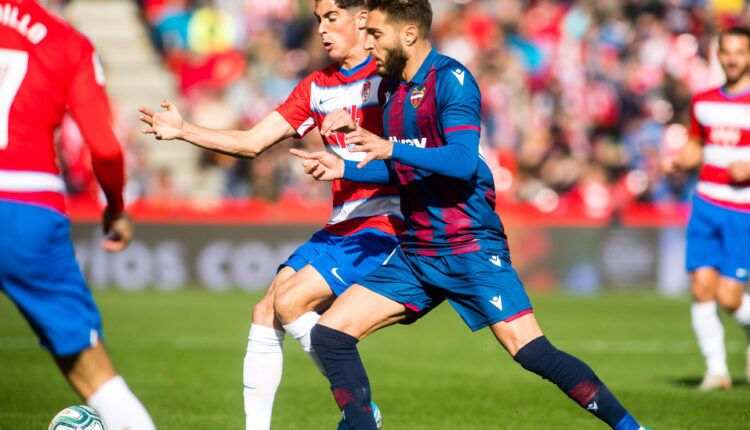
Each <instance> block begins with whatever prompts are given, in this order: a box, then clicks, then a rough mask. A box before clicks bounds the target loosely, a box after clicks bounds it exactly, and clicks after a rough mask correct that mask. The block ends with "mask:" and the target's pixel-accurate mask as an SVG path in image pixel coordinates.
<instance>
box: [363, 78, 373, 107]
mask: <svg viewBox="0 0 750 430" xmlns="http://www.w3.org/2000/svg"><path fill="white" fill-rule="evenodd" d="M370 90H372V82H370V81H365V84H364V85H362V102H366V101H367V100H370Z"/></svg>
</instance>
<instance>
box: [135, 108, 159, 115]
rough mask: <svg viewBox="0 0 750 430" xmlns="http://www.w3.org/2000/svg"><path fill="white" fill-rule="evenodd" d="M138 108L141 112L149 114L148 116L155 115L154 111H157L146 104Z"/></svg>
mask: <svg viewBox="0 0 750 430" xmlns="http://www.w3.org/2000/svg"><path fill="white" fill-rule="evenodd" d="M138 110H139V111H141V113H143V114H145V115H148V116H154V113H155V112H154V111H152V110H151V109H149V108H147V107H146V106H139V107H138Z"/></svg>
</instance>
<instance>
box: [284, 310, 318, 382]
mask: <svg viewBox="0 0 750 430" xmlns="http://www.w3.org/2000/svg"><path fill="white" fill-rule="evenodd" d="M319 319H320V315H319V314H318V313H317V312H307V313H306V314H304V315H302V316H301V317H299V318H297V319H296V320H294V321H292V323H291V324H287V325H285V326H284V330H285V331H286V332H287V333H289V335H290V336H292V337H293V338H295V339H297V341H298V342H299V343H300V345H302V349H303V350H304V351H305V353H307V355H308V356H309V357H310V359H311V360H312V362H313V363H314V364H315V367H317V368H318V370H320V373H322V374H323V375H325V374H326V370H325V368H324V367H323V363H321V362H320V358H318V354H317V353H316V352H315V349H314V348H313V347H312V343H311V341H310V332H311V331H312V328H313V327H314V326H315V324H317V323H318V320H319Z"/></svg>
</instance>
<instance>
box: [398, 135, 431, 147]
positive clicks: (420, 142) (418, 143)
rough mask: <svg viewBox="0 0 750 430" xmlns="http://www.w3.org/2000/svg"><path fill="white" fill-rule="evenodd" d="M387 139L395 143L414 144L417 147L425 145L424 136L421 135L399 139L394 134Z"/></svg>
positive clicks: (425, 139)
mask: <svg viewBox="0 0 750 430" xmlns="http://www.w3.org/2000/svg"><path fill="white" fill-rule="evenodd" d="M388 140H390V141H391V142H395V143H403V144H406V145H411V146H416V147H418V148H425V147H426V146H427V138H426V137H423V138H421V139H399V138H398V137H396V136H391V137H389V138H388Z"/></svg>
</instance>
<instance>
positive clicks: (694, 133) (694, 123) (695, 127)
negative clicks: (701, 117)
mask: <svg viewBox="0 0 750 430" xmlns="http://www.w3.org/2000/svg"><path fill="white" fill-rule="evenodd" d="M695 105H696V100H695V98H693V101H692V102H691V103H690V127H689V128H688V135H689V136H690V137H691V138H694V139H699V140H703V139H704V136H703V127H701V124H700V123H699V122H698V118H696V117H695Z"/></svg>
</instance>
